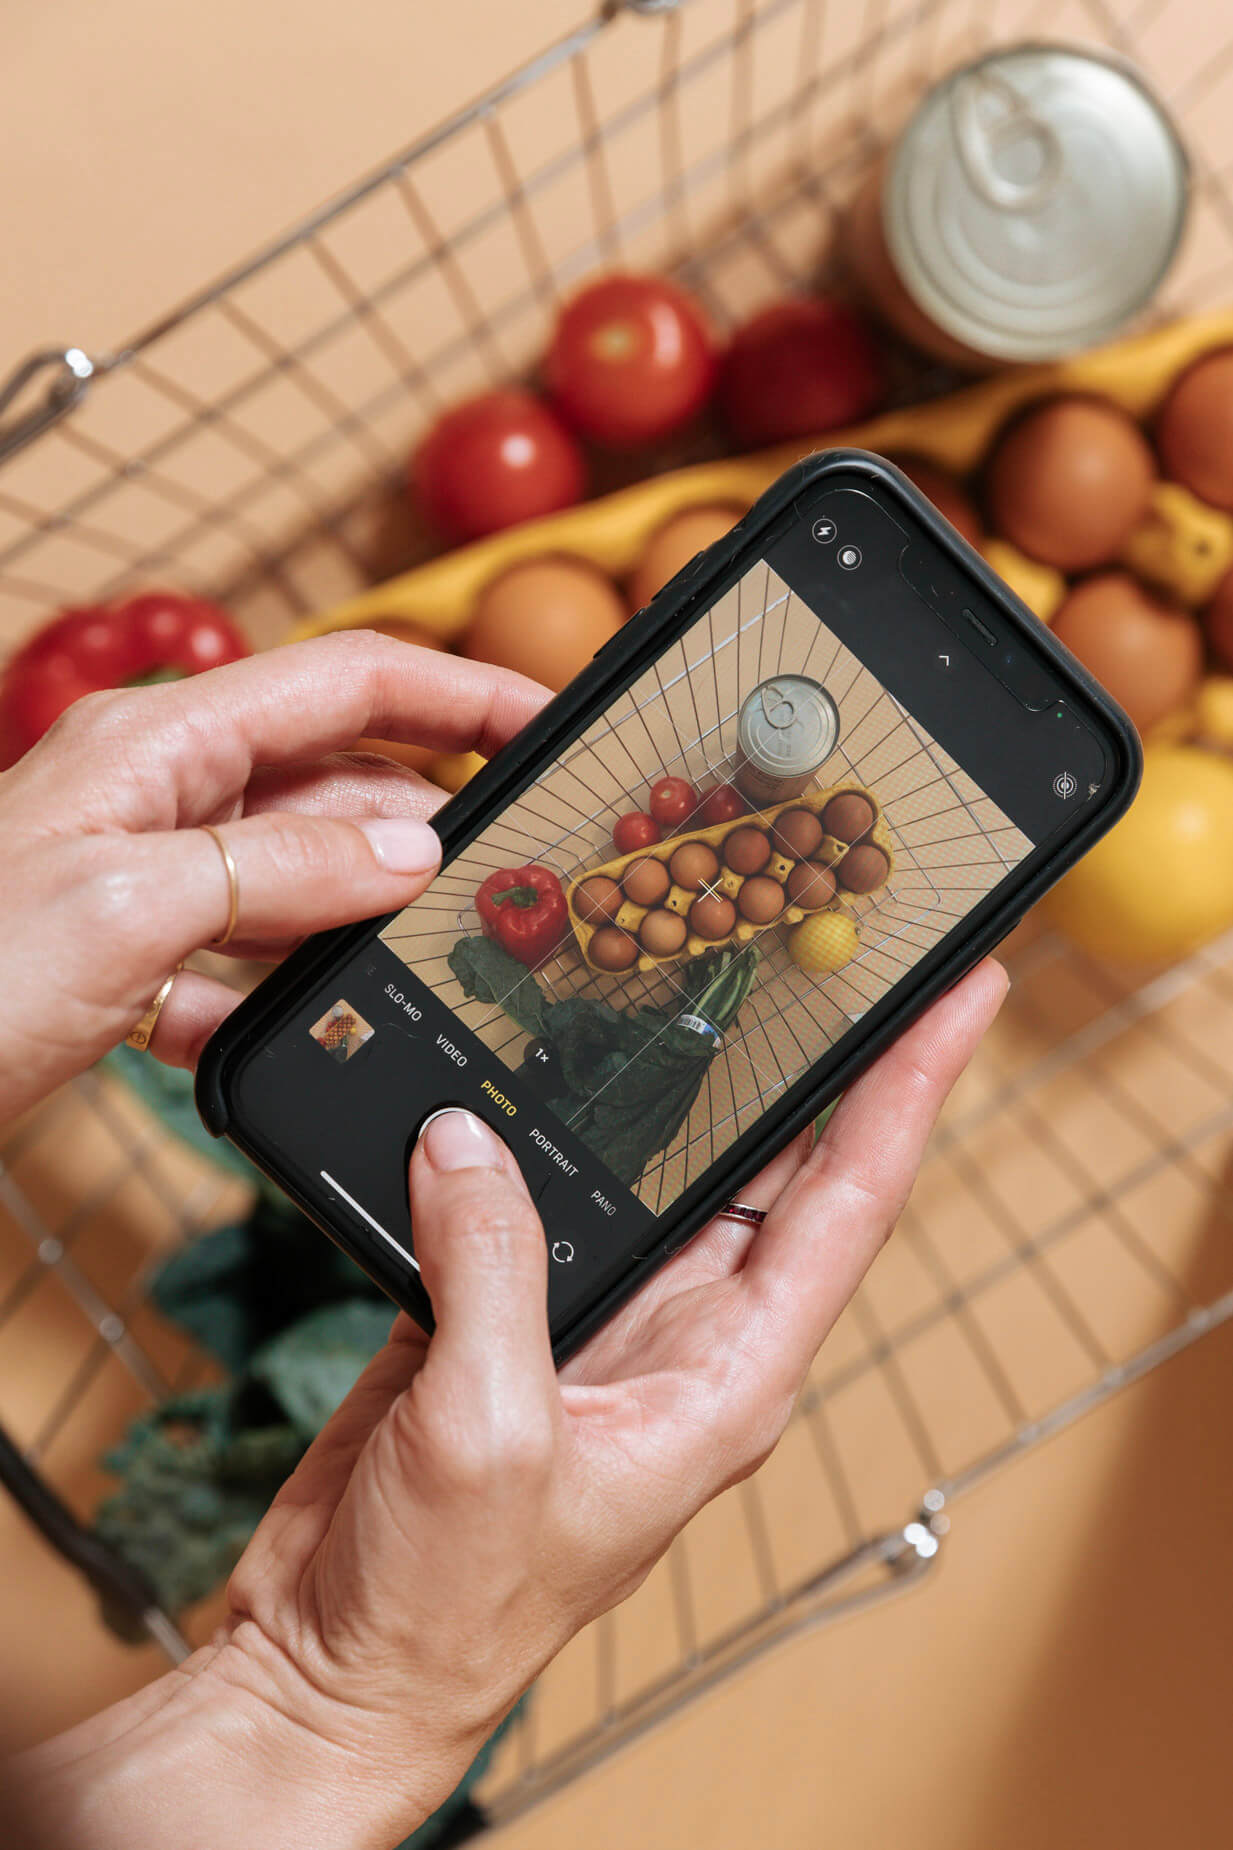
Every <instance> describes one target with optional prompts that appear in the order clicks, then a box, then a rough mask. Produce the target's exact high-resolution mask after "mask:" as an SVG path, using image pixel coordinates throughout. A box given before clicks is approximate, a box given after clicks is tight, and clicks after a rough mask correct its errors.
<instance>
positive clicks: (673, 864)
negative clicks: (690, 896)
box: [668, 841, 719, 893]
mask: <svg viewBox="0 0 1233 1850" xmlns="http://www.w3.org/2000/svg"><path fill="white" fill-rule="evenodd" d="M668 871H669V872H670V873H671V875H672V878H673V879H674V880H675V881H676V884H677V885H678V886H683V887H688V889H689V891H690V892H691V893H696V892H697V890H698V888H699V887H700V886H701V885H702V882H703V881H704V880H713V879H714V878H715V876H716V874H717V873H718V872H719V856H718V855H717V854H716V852H715V850H714V849H713V848H711V847H708V845H707V844H706V842H704V841H686V842H682V843H681V845H680V847H679V848H678V849H677V851H676V853H675V854H674V855H673V857H672V859H671V860H670V861H669V863H668Z"/></svg>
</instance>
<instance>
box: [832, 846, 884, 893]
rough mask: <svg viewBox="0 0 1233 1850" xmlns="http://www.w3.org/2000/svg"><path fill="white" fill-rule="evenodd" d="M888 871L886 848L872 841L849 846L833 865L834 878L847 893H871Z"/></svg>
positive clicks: (881, 882) (882, 880)
mask: <svg viewBox="0 0 1233 1850" xmlns="http://www.w3.org/2000/svg"><path fill="white" fill-rule="evenodd" d="M889 872H890V861H889V859H888V858H887V854H886V850H885V849H884V848H879V847H877V845H876V844H875V843H874V842H862V843H861V844H860V846H859V847H858V848H849V849H848V852H847V853H846V854H845V855H844V857H843V859H842V860H841V861H839V862H837V863H836V866H835V877H836V879H837V880H838V881H839V884H840V886H842V887H846V888H847V890H848V892H849V893H872V892H873V891H874V890H875V888H877V887H880V886H882V885H883V884H884V883H885V880H886V876H887V874H888V873H889Z"/></svg>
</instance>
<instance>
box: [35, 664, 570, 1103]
mask: <svg viewBox="0 0 1233 1850" xmlns="http://www.w3.org/2000/svg"><path fill="white" fill-rule="evenodd" d="M545 698H546V695H545V694H544V691H543V689H542V688H539V687H536V686H535V684H534V683H533V682H531V681H527V680H524V679H523V677H522V676H521V675H514V674H509V673H507V672H505V671H504V670H502V669H499V668H490V667H487V666H484V665H482V664H480V663H476V662H467V661H460V660H458V659H457V658H455V657H454V656H450V655H444V654H439V653H437V652H435V651H433V650H428V649H417V648H414V647H410V646H408V644H406V643H403V642H396V641H394V640H392V639H391V638H389V637H383V636H377V635H374V634H372V633H371V632H370V631H355V630H352V631H346V632H340V633H339V634H337V635H332V636H325V637H322V638H320V639H319V640H317V641H315V642H305V643H296V644H294V645H291V646H289V647H287V648H282V649H275V650H272V651H271V652H270V653H269V654H266V655H260V656H255V657H253V658H252V659H251V660H248V661H243V662H236V663H234V664H233V665H231V666H229V667H226V668H216V669H214V670H212V671H211V672H209V673H207V674H202V675H197V676H194V677H193V678H192V679H190V680H185V681H178V682H174V683H169V684H168V685H165V686H161V687H148V688H141V689H132V690H129V691H123V692H117V693H109V694H92V695H88V696H87V697H86V698H85V699H84V700H80V701H78V702H77V704H76V705H75V706H73V707H70V708H69V710H68V712H67V713H65V714H64V715H63V717H62V718H61V719H59V720H57V722H56V723H55V725H54V726H53V727H52V728H51V730H50V731H49V732H48V733H47V734H46V736H45V737H44V738H43V739H42V740H40V742H39V743H38V744H37V745H36V746H35V747H34V748H33V749H32V750H31V751H29V752H28V753H27V754H26V756H25V757H24V758H22V759H21V760H20V761H19V762H18V763H17V764H16V765H15V766H14V767H13V769H12V770H10V771H6V772H5V773H4V774H3V775H2V776H0V866H2V867H3V870H4V882H5V887H6V890H7V893H8V894H9V895H10V896H11V899H12V900H13V901H16V902H17V903H10V905H9V907H8V908H7V909H6V920H5V930H4V935H3V941H2V943H0V992H2V993H3V994H4V995H5V996H6V997H7V998H8V999H9V1010H8V1020H7V1030H6V1044H5V1059H4V1062H3V1068H2V1070H0V1121H4V1120H6V1119H9V1118H11V1117H13V1116H14V1114H15V1113H17V1112H19V1111H22V1110H24V1109H25V1108H26V1107H27V1106H29V1105H32V1104H33V1103H35V1102H36V1100H38V1099H40V1098H42V1097H43V1096H44V1095H45V1094H46V1093H47V1092H49V1091H51V1090H52V1088H53V1087H55V1086H57V1085H59V1084H60V1083H61V1082H62V1081H64V1080H66V1079H69V1078H71V1077H72V1075H73V1074H74V1073H79V1072H81V1071H83V1070H84V1069H85V1068H86V1067H87V1066H89V1065H90V1064H91V1063H92V1062H93V1061H94V1060H97V1059H98V1058H99V1056H100V1055H101V1054H104V1053H106V1051H107V1050H108V1048H109V1047H114V1046H115V1045H116V1043H117V1042H118V1041H121V1040H123V1038H124V1036H125V1035H126V1034H127V1033H128V1032H129V1030H130V1029H131V1028H132V1027H133V1026H134V1024H135V1023H136V1022H137V1021H138V1020H140V1018H141V1016H142V1015H143V1014H144V1012H145V1011H146V1009H147V1008H148V1007H149V1005H150V1003H151V1001H152V1000H153V998H154V996H155V995H156V993H157V992H158V990H159V989H160V987H161V986H162V984H163V983H164V982H165V981H166V979H167V977H168V976H169V975H170V973H171V972H172V971H173V970H174V969H175V968H176V965H177V964H179V963H180V962H181V961H182V959H184V958H185V957H187V956H189V955H190V953H191V952H193V951H196V950H199V949H201V948H203V947H206V946H208V945H209V944H210V943H211V941H212V940H214V939H216V938H218V937H220V936H221V935H222V934H223V932H224V931H225V929H226V926H227V923H228V917H229V911H230V890H229V883H228V876H227V869H226V865H225V863H224V861H223V858H222V855H221V854H220V853H219V849H218V845H217V843H216V842H215V841H213V840H212V839H211V837H210V836H209V835H208V834H206V833H205V831H204V829H203V828H202V827H201V825H202V824H203V823H208V824H210V825H212V826H213V827H215V828H218V829H220V830H221V832H222V835H223V838H224V840H225V842H226V844H227V847H228V849H229V851H230V853H231V856H232V858H233V861H234V863H235V867H236V872H237V880H238V890H239V914H238V929H237V932H236V935H235V936H234V937H233V939H232V940H231V942H230V943H229V944H228V946H227V950H228V952H229V953H231V954H233V955H236V956H241V957H256V958H261V959H266V960H272V959H275V958H278V957H281V956H282V955H283V954H284V953H285V952H286V951H287V950H289V949H290V948H291V947H292V946H293V945H294V944H295V943H296V942H297V941H298V940H299V939H301V938H303V937H305V936H307V934H308V933H309V932H314V931H322V930H325V929H327V928H329V927H330V926H334V925H345V924H349V923H351V922H352V921H354V920H357V919H364V918H371V917H373V916H375V915H377V914H379V913H383V912H392V911H395V910H397V909H398V908H399V907H401V906H405V905H408V904H409V903H410V902H411V901H412V900H413V899H415V898H416V897H417V895H418V894H419V893H421V892H422V891H423V889H424V888H425V887H426V886H427V884H428V882H429V881H430V880H431V878H432V876H433V875H434V873H435V872H436V869H437V863H438V859H439V856H440V846H439V843H438V841H437V837H436V835H435V833H434V831H433V830H432V829H431V828H430V827H429V825H428V823H427V821H426V818H427V817H428V816H430V815H431V814H432V812H433V811H434V810H435V809H436V808H437V807H438V806H439V805H440V803H441V802H442V801H443V794H442V792H441V791H439V790H438V789H436V787H435V786H434V785H432V784H430V783H428V782H427V781H426V780H425V779H423V778H421V777H419V776H417V775H416V774H415V773H414V772H413V771H409V770H407V769H405V768H404V767H402V766H399V765H395V764H391V763H389V762H388V761H387V760H384V759H378V758H374V757H368V756H364V755H362V754H356V753H350V752H348V751H347V750H346V749H345V748H346V747H347V746H348V745H350V744H351V742H352V741H353V740H355V739H357V738H359V737H362V736H370V737H373V736H375V737H379V738H388V739H393V740H404V741H406V740H409V741H413V742H414V743H416V744H420V745H427V746H431V747H432V748H433V749H435V750H438V751H450V752H459V751H473V750H474V751H478V752H481V753H482V754H483V755H484V756H485V757H490V756H491V755H492V753H493V752H495V751H496V750H497V748H498V747H499V746H501V745H503V744H504V743H505V741H506V740H507V739H508V738H510V737H511V736H512V735H513V734H514V733H515V732H517V731H518V730H519V729H520V728H521V727H522V726H524V725H525V724H526V722H527V721H528V720H529V719H531V718H532V717H533V715H534V714H535V713H536V712H537V711H538V710H539V708H540V707H541V706H542V704H543V702H544V700H545ZM238 1000H239V997H238V995H237V993H236V992H235V990H233V989H231V988H229V987H228V986H227V985H226V984H224V983H221V982H218V981H216V980H215V979H213V978H211V977H207V976H203V975H201V974H199V973H197V972H195V971H185V972H183V974H182V975H180V976H179V977H177V978H176V981H175V983H174V985H173V987H172V990H171V993H170V994H169V996H168V998H167V1001H166V1004H165V1006H164V1008H163V1011H162V1013H161V1015H160V1017H159V1021H158V1027H157V1030H156V1033H155V1036H154V1039H153V1041H152V1043H151V1052H153V1053H154V1054H156V1055H157V1056H158V1058H159V1059H162V1060H166V1061H169V1062H170V1063H171V1064H173V1065H176V1066H192V1065H194V1064H195V1063H196V1059H197V1055H198V1053H199V1052H200V1050H201V1048H202V1046H203V1045H204V1043H205V1041H206V1039H207V1038H208V1036H209V1035H210V1034H211V1033H212V1032H213V1031H214V1029H215V1028H216V1027H217V1026H218V1024H219V1023H220V1022H221V1021H222V1019H223V1017H224V1016H225V1015H226V1014H227V1013H228V1011H229V1010H230V1009H232V1008H234V1007H235V1005H236V1003H237V1001H238Z"/></svg>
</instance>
